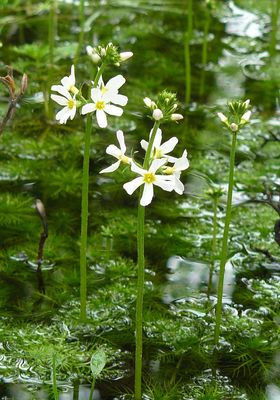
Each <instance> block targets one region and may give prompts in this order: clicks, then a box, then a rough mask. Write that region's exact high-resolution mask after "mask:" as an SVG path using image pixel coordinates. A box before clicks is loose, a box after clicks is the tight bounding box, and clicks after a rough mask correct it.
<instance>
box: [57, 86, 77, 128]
mask: <svg viewBox="0 0 280 400" xmlns="http://www.w3.org/2000/svg"><path fill="white" fill-rule="evenodd" d="M59 93H60V94H62V95H63V96H58V95H56V94H52V95H51V98H52V100H54V101H55V102H57V103H58V104H59V105H61V106H64V107H63V109H62V110H60V111H59V112H58V113H57V114H56V117H55V118H56V120H57V121H59V123H60V124H66V122H67V120H68V119H69V118H70V119H71V120H72V119H73V118H74V117H75V114H76V111H77V102H76V99H75V95H74V96H73V97H72V96H71V94H70V93H69V92H68V91H67V90H66V89H65V88H64V87H63V86H61V88H60V89H59Z"/></svg>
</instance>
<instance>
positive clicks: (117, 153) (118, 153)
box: [106, 144, 122, 158]
mask: <svg viewBox="0 0 280 400" xmlns="http://www.w3.org/2000/svg"><path fill="white" fill-rule="evenodd" d="M106 153H107V154H110V156H113V157H116V158H119V156H121V154H122V152H121V150H120V149H118V148H117V146H115V145H114V144H110V146H108V147H107V149H106Z"/></svg>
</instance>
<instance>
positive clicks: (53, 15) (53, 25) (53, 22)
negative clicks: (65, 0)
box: [45, 0, 57, 119]
mask: <svg viewBox="0 0 280 400" xmlns="http://www.w3.org/2000/svg"><path fill="white" fill-rule="evenodd" d="M56 31H57V0H51V2H50V12H49V34H48V36H49V68H48V84H47V90H48V93H47V96H46V97H45V101H47V105H46V110H47V117H48V118H49V119H52V117H53V105H52V103H51V102H49V93H50V91H51V80H52V70H53V64H54V47H55V37H56Z"/></svg>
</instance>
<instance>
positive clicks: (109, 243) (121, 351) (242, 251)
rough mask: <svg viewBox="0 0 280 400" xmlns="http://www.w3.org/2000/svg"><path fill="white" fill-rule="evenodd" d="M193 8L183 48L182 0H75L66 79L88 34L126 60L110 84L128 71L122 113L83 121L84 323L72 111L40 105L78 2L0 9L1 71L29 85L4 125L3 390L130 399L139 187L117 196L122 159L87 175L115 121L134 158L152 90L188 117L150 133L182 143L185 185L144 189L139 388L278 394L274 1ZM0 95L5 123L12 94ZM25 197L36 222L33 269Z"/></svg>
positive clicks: (77, 135)
mask: <svg viewBox="0 0 280 400" xmlns="http://www.w3.org/2000/svg"><path fill="white" fill-rule="evenodd" d="M192 6H193V9H192V17H193V18H192V24H193V31H192V35H191V40H190V41H189V42H188V40H187V34H186V32H187V30H188V21H189V19H188V16H189V13H190V1H188V0H182V1H177V0H164V1H153V2H151V1H146V0H134V1H132V0H115V1H93V0H90V1H88V2H86V3H85V33H84V39H83V41H84V43H83V46H82V47H81V51H80V53H79V54H78V58H77V60H76V61H77V62H76V76H77V80H78V79H79V81H80V82H82V81H87V80H89V76H90V75H89V71H91V70H92V69H93V67H92V64H91V62H90V59H89V58H88V56H87V54H86V51H85V46H86V45H87V44H90V45H97V44H99V43H102V44H106V43H108V42H113V43H115V44H118V45H119V47H120V49H121V50H122V51H128V50H130V51H133V53H134V56H133V57H132V58H131V59H130V60H129V61H127V62H126V63H124V64H121V66H120V67H119V68H118V67H116V66H114V67H112V68H111V70H110V68H108V70H106V72H105V74H104V75H105V76H104V77H105V79H106V81H107V80H108V79H110V77H112V76H114V75H116V74H118V73H121V74H122V75H123V76H125V78H126V80H127V82H126V84H125V86H124V87H123V88H122V93H123V94H125V95H127V96H128V98H129V101H128V105H127V106H126V107H125V110H124V114H123V117H122V118H114V117H112V118H111V117H110V118H109V119H108V120H109V125H108V127H107V129H105V130H102V129H99V127H98V126H97V124H96V123H94V127H93V134H92V137H91V149H90V186H89V190H90V192H89V226H88V232H89V238H88V249H87V260H88V276H87V286H88V298H87V302H88V309H87V316H88V321H87V323H85V324H82V323H81V321H80V315H79V313H80V300H79V296H80V294H79V290H80V272H79V247H80V214H81V184H82V183H81V182H82V165H83V152H84V137H83V130H84V123H83V119H82V118H81V117H78V118H75V119H74V120H73V121H68V122H67V124H65V125H59V124H57V123H56V122H55V113H56V111H57V108H56V104H55V103H54V102H51V100H50V98H49V96H50V95H49V94H50V87H51V85H53V84H57V83H58V82H59V81H60V79H61V78H62V77H63V76H65V75H66V74H69V71H70V67H71V65H72V63H73V60H74V59H75V55H76V52H77V43H78V41H79V38H80V37H81V35H80V34H79V33H80V20H79V2H69V1H64V0H60V1H55V0H53V1H49V2H48V1H46V2H43V1H42V2H37V1H21V0H12V1H10V2H8V1H6V0H4V1H2V3H1V5H0V9H1V14H0V51H1V58H0V67H1V76H3V77H4V76H5V75H6V69H5V68H6V67H5V66H6V65H11V66H12V67H13V69H14V77H15V80H16V82H17V83H18V82H20V80H21V77H22V74H23V73H27V75H28V82H29V83H28V90H27V92H26V93H25V95H24V96H23V98H22V99H21V101H20V102H19V104H18V105H17V108H16V110H15V115H14V118H13V120H12V121H10V122H9V124H8V125H7V126H6V128H5V129H4V131H3V132H2V133H1V136H0V188H1V190H0V227H1V229H0V243H1V248H0V261H1V262H0V278H1V285H0V307H1V315H0V399H2V400H4V399H5V400H10V399H15V400H29V399H30V400H32V399H59V400H72V399H73V400H88V399H90V398H91V397H92V399H94V400H129V399H132V398H133V385H134V349H135V344H134V329H135V322H134V320H135V315H134V314H135V299H136V274H137V268H136V264H137V240H136V234H137V196H136V195H134V196H128V195H127V193H126V192H125V191H124V190H122V185H123V183H124V182H127V181H128V180H130V179H131V174H130V172H129V171H128V169H123V170H118V171H116V172H115V173H113V174H106V175H105V174H102V175H101V174H99V171H100V170H102V169H103V168H105V167H107V166H108V165H110V164H109V163H110V162H111V159H109V157H108V155H107V154H106V152H105V149H106V147H107V146H108V144H111V143H116V140H115V132H116V130H118V129H122V130H123V131H124V133H125V138H126V144H127V148H129V152H130V153H131V154H134V152H135V154H136V155H137V157H138V154H140V155H141V154H142V153H143V151H142V149H141V147H140V144H139V142H140V140H141V139H143V138H145V139H147V137H148V135H149V132H150V130H151V128H152V123H151V120H150V119H149V118H147V117H146V115H145V113H146V110H145V108H144V103H143V98H144V97H150V98H152V99H153V98H155V96H156V94H157V93H158V92H160V91H162V90H164V89H167V90H170V91H175V92H176V93H177V97H178V99H179V102H180V107H179V110H178V112H180V113H182V114H183V115H184V120H183V121H180V122H179V123H178V124H166V125H164V126H163V128H162V130H163V133H164V135H165V138H166V140H167V139H168V138H171V137H172V136H176V137H178V139H179V144H178V146H177V148H176V150H175V153H176V154H175V155H176V156H177V157H179V156H180V155H181V154H182V152H183V150H184V149H185V148H186V149H187V151H188V157H189V160H190V168H189V169H187V170H186V171H184V172H183V173H182V182H183V183H184V185H185V190H184V193H183V195H182V196H179V195H177V194H176V193H174V192H173V193H167V192H163V191H161V192H160V191H159V190H156V192H155V198H154V199H153V202H152V204H151V205H150V206H148V207H146V219H145V290H144V292H145V293H144V335H143V399H145V400H169V399H178V400H191V399H195V400H196V399H197V400H198V399H205V400H206V399H207V400H214V399H221V400H227V399H252V400H258V399H264V400H278V399H280V379H279V376H280V373H279V372H280V352H279V348H280V347H279V323H280V312H279V304H280V302H279V298H280V273H279V271H280V264H279V260H280V248H279V244H280V239H279V225H278V228H277V222H276V221H277V220H279V218H280V217H279V215H280V206H279V202H280V198H279V192H280V189H279V187H280V186H279V184H280V175H279V170H280V161H279V160H280V142H279V138H280V136H279V135H280V121H279V115H280V108H279V96H280V76H279V67H278V66H279V48H280V47H279V46H280V45H279V23H280V22H279V21H280V19H279V18H278V16H279V15H278V14H279V12H280V11H279V10H280V1H279V0H263V1H257V0H250V1H248V0H247V1H245V0H236V1H235V2H233V1H226V0H225V1H218V0H217V1H214V0H213V1H210V2H207V1H204V0H196V1H194V0H193V1H192ZM50 32H54V35H52V34H51V33H50ZM52 40H53V42H52ZM188 45H189V54H190V63H191V64H190V66H191V67H190V76H191V79H190V81H188V78H187V77H186V67H185V65H186V57H187V54H188V51H187V49H188ZM18 85H20V84H19V83H18ZM2 89H3V90H2V91H1V94H0V116H1V118H3V117H4V115H5V112H6V109H7V104H8V92H7V89H6V87H5V86H4V85H2ZM188 90H190V101H187V92H188ZM233 99H242V100H246V99H250V104H251V110H252V117H251V121H250V124H247V125H246V126H245V127H244V129H242V130H241V131H240V133H238V143H237V152H236V162H235V183H234V193H233V210H232V221H231V225H230V240H229V259H228V261H227V264H226V274H225V282H224V296H223V318H222V325H221V340H220V344H219V346H218V348H217V349H216V350H215V351H214V353H213V348H214V347H213V346H214V345H213V335H214V326H215V318H214V317H215V305H216V302H217V285H218V274H219V257H220V251H221V243H222V236H223V226H224V219H225V205H226V194H225V193H226V191H227V187H228V186H227V179H228V167H229V152H230V136H229V133H228V132H227V130H226V129H225V128H224V127H223V126H222V124H221V121H219V119H218V118H217V115H216V114H217V112H226V107H227V103H228V102H229V101H231V100H233ZM213 184H216V185H219V186H220V187H221V188H223V189H224V190H225V192H224V194H223V196H222V197H221V198H220V201H219V203H218V209H217V246H216V250H215V252H214V254H213V248H212V245H213V244H212V235H213V201H212V200H211V198H210V197H209V196H207V194H206V191H207V190H208V189H209V188H210V187H212V185H213ZM36 199H41V201H42V202H43V204H44V206H45V209H46V214H47V221H48V238H47V239H46V241H45V244H44V253H43V261H42V264H41V273H38V264H37V258H38V247H39V240H40V237H41V236H40V235H41V233H42V231H43V226H42V221H41V220H40V218H39V216H38V215H37V212H36V207H35V203H36ZM278 224H279V222H278ZM275 229H276V231H274V230H275ZM277 229H278V230H277ZM277 235H278V236H277ZM277 238H278V239H277ZM277 241H278V243H277ZM212 265H213V266H214V273H213V280H212V283H213V284H212V287H211V290H209V288H208V282H209V271H210V269H211V266H212ZM100 348H102V349H104V351H105V352H106V355H107V363H106V366H105V368H104V370H103V371H102V373H101V375H100V377H98V379H97V381H96V385H95V390H94V392H92V391H91V383H92V379H93V378H92V374H91V369H90V360H91V356H92V354H93V353H94V351H96V349H100ZM54 376H55V379H56V382H57V387H58V389H57V390H58V393H57V394H56V393H55V390H54Z"/></svg>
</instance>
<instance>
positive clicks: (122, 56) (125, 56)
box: [120, 51, 133, 62]
mask: <svg viewBox="0 0 280 400" xmlns="http://www.w3.org/2000/svg"><path fill="white" fill-rule="evenodd" d="M132 56H133V53H132V51H125V52H123V53H120V61H121V62H123V61H126V60H128V59H129V58H130V57H132Z"/></svg>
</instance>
